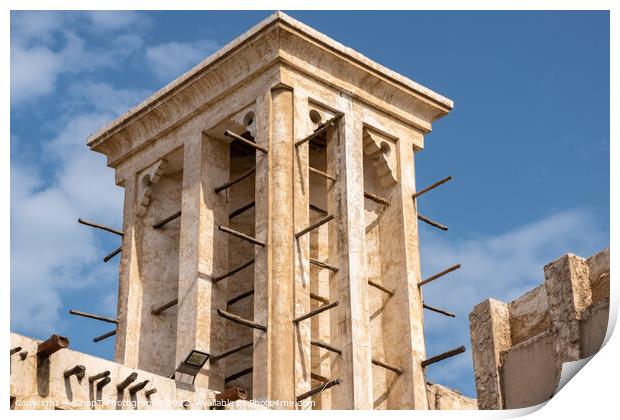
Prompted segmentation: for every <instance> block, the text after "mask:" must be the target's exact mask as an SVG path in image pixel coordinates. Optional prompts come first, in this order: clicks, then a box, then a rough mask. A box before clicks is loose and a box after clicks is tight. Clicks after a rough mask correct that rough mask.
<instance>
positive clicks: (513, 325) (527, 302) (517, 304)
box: [508, 285, 551, 346]
mask: <svg viewBox="0 0 620 420" xmlns="http://www.w3.org/2000/svg"><path fill="white" fill-rule="evenodd" d="M508 310H509V312H510V336H511V341H512V345H513V346H514V345H516V344H519V343H520V342H522V341H525V340H527V339H528V338H530V337H533V336H535V335H538V334H540V333H541V332H543V331H547V330H548V329H549V327H550V326H551V320H550V319H549V304H548V303H547V289H546V288H545V286H544V285H540V286H538V287H537V288H535V289H533V290H531V291H529V292H527V293H526V294H524V295H523V296H521V297H520V298H518V299H516V300H513V301H512V302H510V303H509V304H508Z"/></svg>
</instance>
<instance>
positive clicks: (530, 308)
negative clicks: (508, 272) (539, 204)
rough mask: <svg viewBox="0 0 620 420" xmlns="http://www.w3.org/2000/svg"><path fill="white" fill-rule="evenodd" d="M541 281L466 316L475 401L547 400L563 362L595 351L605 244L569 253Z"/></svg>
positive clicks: (602, 315) (604, 319)
mask: <svg viewBox="0 0 620 420" xmlns="http://www.w3.org/2000/svg"><path fill="white" fill-rule="evenodd" d="M544 271H545V283H544V284H542V285H540V286H538V287H536V288H535V289H533V290H531V291H529V292H527V293H525V294H524V295H523V296H521V297H519V298H517V299H515V300H514V301H512V302H510V303H507V304H505V303H503V302H499V301H496V300H493V299H488V300H486V301H484V302H482V303H480V304H478V305H477V306H476V307H475V308H474V310H473V311H472V313H471V314H470V318H469V319H470V330H471V342H472V353H473V359H474V370H475V375H476V389H477V394H478V406H479V408H481V409H504V408H506V409H508V408H521V407H529V406H533V405H536V404H540V403H542V402H545V401H547V400H549V399H550V398H551V397H552V396H553V394H554V392H555V389H556V388H557V385H558V383H559V379H560V373H561V370H562V364H563V363H565V362H568V361H573V360H578V359H580V358H585V357H589V356H591V355H593V354H595V353H596V352H597V351H598V350H599V349H600V348H601V346H602V344H603V340H604V337H605V333H606V331H607V323H608V320H609V280H610V271H609V249H605V250H603V251H601V252H599V253H597V254H596V255H593V256H592V257H590V258H588V259H583V258H580V257H578V256H575V255H572V254H567V255H564V256H563V257H561V258H559V259H557V260H555V261H553V262H551V263H549V264H547V265H546V266H545V270H544Z"/></svg>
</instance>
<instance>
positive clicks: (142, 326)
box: [88, 13, 452, 409]
mask: <svg viewBox="0 0 620 420" xmlns="http://www.w3.org/2000/svg"><path fill="white" fill-rule="evenodd" d="M451 108H452V101H450V100H449V99H446V98H445V97H443V96H441V95H438V94H437V93H435V92H433V91H431V90H429V89H427V88H425V87H423V86H420V85H419V84H417V83H415V82H413V81H411V80H409V79H407V78H405V77H403V76H401V75H399V74H397V73H395V72H393V71H391V70H388V69H386V68H384V67H382V66H381V65H379V64H377V63H375V62H373V61H371V60H369V59H367V58H366V57H364V56H362V55H361V54H359V53H357V52H355V51H353V50H351V49H349V48H347V47H345V46H343V45H341V44H339V43H337V42H335V41H333V40H332V39H330V38H328V37H326V36H325V35H322V34H321V33H319V32H317V31H315V30H313V29H311V28H309V27H307V26H305V25H303V24H302V23H300V22H298V21H296V20H294V19H292V18H290V17H288V16H286V15H284V14H282V13H275V14H273V15H272V16H270V17H269V18H267V19H265V20H264V21H262V22H261V23H259V24H258V25H257V26H255V27H254V28H252V29H251V30H249V31H248V32H246V33H245V34H243V35H241V36H240V37H239V38H237V39H235V40H234V41H233V42H231V43H230V44H228V45H227V46H225V47H224V48H223V49H222V50H220V51H219V52H217V53H216V54H214V55H212V56H211V57H209V58H207V59H206V60H205V61H203V62H202V63H200V64H199V65H198V66H196V67H195V68H193V69H192V70H190V71H189V72H187V73H186V74H184V75H183V76H181V77H179V78H178V79H176V80H175V81H173V82H172V83H170V84H169V85H168V86H166V87H165V88H164V89H162V90H160V91H159V92H157V93H155V94H154V95H153V96H151V97H150V98H149V99H147V100H146V101H145V102H143V103H142V104H140V105H139V106H137V107H136V108H134V109H132V110H131V111H129V112H127V113H126V114H124V115H122V116H121V117H120V118H118V119H117V120H116V121H114V122H112V123H111V124H109V125H108V126H106V127H105V128H103V129H102V130H101V131H99V132H98V133H96V134H95V135H93V136H92V137H91V138H90V139H89V142H88V145H89V147H90V148H91V149H92V150H94V151H96V152H99V153H103V154H105V155H106V156H107V159H108V165H109V166H110V167H112V168H114V170H115V176H116V183H117V184H118V185H120V186H122V187H123V188H124V190H125V202H124V214H123V232H124V236H123V240H122V252H121V262H120V283H119V296H118V327H117V335H116V340H117V341H116V356H115V357H116V361H117V362H118V363H121V364H124V365H126V366H129V367H132V368H136V369H142V370H146V371H149V372H153V373H155V374H158V375H162V376H170V375H171V374H172V373H173V372H174V371H175V369H176V368H177V366H178V365H179V363H181V362H182V361H183V360H184V359H185V358H186V356H187V355H188V354H189V353H190V351H192V350H200V351H203V352H206V353H209V354H210V355H211V358H210V360H209V361H208V362H207V363H206V365H205V366H204V368H203V369H202V371H201V372H200V373H199V374H198V376H197V377H196V379H195V383H196V384H197V385H199V386H203V387H206V388H209V389H212V390H216V391H221V390H224V388H225V387H228V386H230V385H235V384H236V385H239V386H242V387H245V388H247V389H248V390H249V392H250V394H251V396H252V397H253V398H254V399H259V400H267V399H268V400H274V401H275V400H279V401H295V400H296V399H299V397H300V396H302V395H303V394H304V393H307V392H308V391H309V390H311V389H313V388H315V387H316V386H317V385H321V384H325V383H327V384H330V385H335V386H332V387H327V386H326V387H325V388H326V389H325V390H324V391H323V392H321V393H319V394H316V395H315V396H314V397H313V398H314V401H315V403H316V404H317V406H318V407H320V408H356V409H372V408H410V409H411V408H416V409H417V408H419V409H425V408H428V401H427V397H426V391H425V375H424V368H423V367H422V361H423V360H424V359H425V358H426V353H425V345H424V336H423V306H422V297H421V291H420V287H419V285H418V283H419V282H420V259H419V251H418V247H419V244H418V226H417V217H418V215H417V209H416V202H415V199H412V195H413V194H414V193H415V191H416V187H415V170H414V155H415V153H416V152H417V151H420V150H421V149H422V148H423V146H424V135H425V134H426V133H428V132H430V130H431V125H432V123H433V121H435V120H436V119H438V118H440V117H442V116H444V115H446V114H447V113H448V112H449V111H450V110H451ZM336 379H337V380H338V384H336V382H335V380H336ZM329 381H332V382H329ZM327 388H329V389H327Z"/></svg>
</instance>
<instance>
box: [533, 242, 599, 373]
mask: <svg viewBox="0 0 620 420" xmlns="http://www.w3.org/2000/svg"><path fill="white" fill-rule="evenodd" d="M589 277H590V270H589V268H588V262H587V261H586V260H585V259H583V258H581V257H578V256H576V255H573V254H566V255H564V256H562V257H560V258H558V259H557V260H555V261H553V262H551V263H549V264H547V265H546V266H545V288H546V289H547V301H548V302H549V317H550V318H551V329H552V331H553V334H554V336H555V340H554V345H555V353H556V359H557V360H558V362H559V363H560V366H561V364H562V363H564V362H570V361H575V360H579V359H580V358H581V333H580V330H579V320H580V319H581V315H582V314H583V312H584V311H585V310H586V309H587V308H588V307H589V306H590V305H591V303H592V291H591V288H590V278H589Z"/></svg>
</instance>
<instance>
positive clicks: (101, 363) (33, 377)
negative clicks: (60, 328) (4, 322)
mask: <svg viewBox="0 0 620 420" xmlns="http://www.w3.org/2000/svg"><path fill="white" fill-rule="evenodd" d="M39 343H40V340H34V339H32V338H29V337H24V336H21V335H18V334H13V333H11V348H13V347H16V346H20V347H22V351H26V352H27V355H26V357H25V358H24V359H22V358H21V357H20V355H19V354H14V355H12V356H11V406H12V407H13V408H14V409H17V410H24V409H28V410H30V409H49V410H54V409H61V410H90V409H95V410H132V409H135V408H136V407H137V408H138V409H146V410H151V409H167V410H171V409H176V410H183V409H208V408H209V407H210V406H211V405H212V404H213V399H214V397H215V395H216V392H215V391H213V390H209V389H205V388H200V387H197V386H192V385H184V384H182V383H180V382H175V381H174V380H172V379H168V378H166V377H163V376H159V375H156V374H153V373H151V372H146V371H144V370H139V369H132V368H129V367H127V366H124V365H121V364H118V363H115V362H112V361H109V360H104V359H100V358H97V357H94V356H90V355H88V354H84V353H80V352H76V351H73V350H69V349H62V350H59V351H58V352H56V353H54V354H52V355H51V356H50V357H49V359H48V362H47V363H46V362H45V361H41V360H38V358H37V356H36V352H37V346H38V344H39ZM76 365H83V366H84V367H85V368H86V374H85V377H84V378H83V379H82V380H79V379H78V378H77V377H76V376H75V375H73V376H70V377H69V378H65V377H64V375H63V372H64V371H65V370H67V369H70V368H72V367H74V366H76ZM106 370H108V371H110V375H109V377H110V379H111V381H110V383H109V384H107V385H105V386H104V387H103V388H101V390H100V391H98V390H97V384H98V383H99V381H95V382H93V383H90V382H89V380H88V377H89V376H92V375H95V374H98V373H100V372H104V371H106ZM134 372H135V373H137V374H138V377H137V379H136V380H135V381H134V382H133V384H137V383H139V382H142V381H144V380H148V381H149V383H148V384H147V386H146V388H144V389H143V390H141V391H138V392H137V393H135V394H133V395H131V394H130V393H129V392H128V390H127V389H126V390H124V391H123V392H118V391H117V389H116V385H117V384H118V383H120V382H122V381H123V380H124V379H125V378H127V377H128V376H129V375H130V374H131V373H134ZM153 388H155V389H157V392H156V393H155V394H152V395H151V396H149V397H146V396H145V394H144V392H145V391H146V390H150V389H153ZM186 401H187V402H189V405H187V404H186V406H187V408H185V407H184V406H183V403H184V402H186ZM228 408H229V409H256V408H260V407H256V408H255V407H254V405H253V404H251V403H249V402H247V401H246V402H244V403H243V404H238V405H237V404H236V405H233V406H230V407H228Z"/></svg>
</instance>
